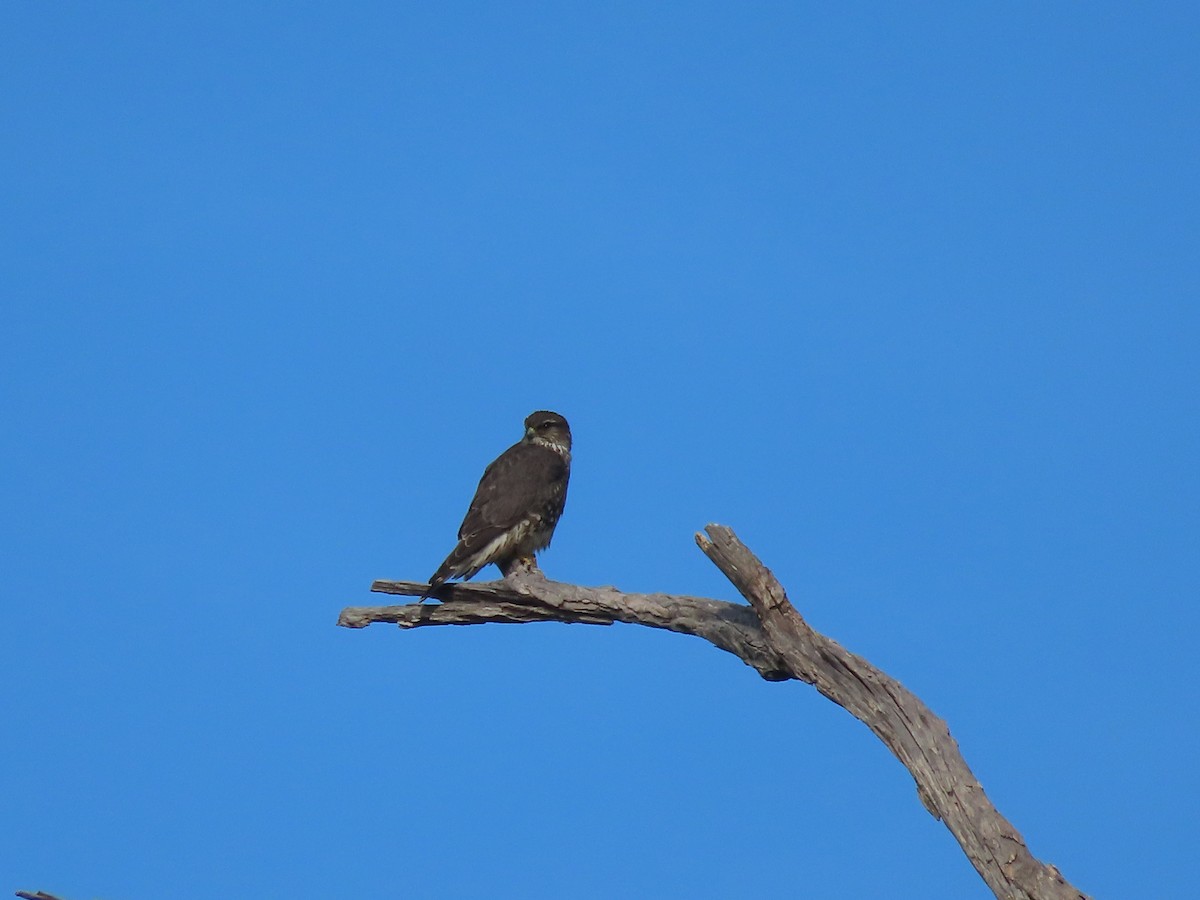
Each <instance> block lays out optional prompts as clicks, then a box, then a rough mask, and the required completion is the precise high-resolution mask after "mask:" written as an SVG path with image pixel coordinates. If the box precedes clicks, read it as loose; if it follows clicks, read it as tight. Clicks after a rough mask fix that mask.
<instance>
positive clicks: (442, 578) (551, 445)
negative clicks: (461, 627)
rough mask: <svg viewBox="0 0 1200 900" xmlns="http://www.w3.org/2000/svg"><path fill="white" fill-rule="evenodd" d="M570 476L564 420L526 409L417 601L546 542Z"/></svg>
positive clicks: (568, 433) (503, 569) (503, 565)
mask: <svg viewBox="0 0 1200 900" xmlns="http://www.w3.org/2000/svg"><path fill="white" fill-rule="evenodd" d="M570 477H571V428H570V426H568V425H567V420H566V419H564V418H563V417H562V416H560V415H559V414H558V413H555V412H548V411H547V410H538V411H537V412H535V413H530V414H529V416H528V418H526V419H525V436H524V437H523V438H521V440H520V441H519V442H517V443H516V444H513V445H512V446H511V447H509V448H508V449H507V450H505V451H504V452H503V453H501V454H500V455H499V456H498V457H497V458H496V459H495V460H494V461H493V462H492V464H491V465H489V466H488V467H487V468H486V469H484V470H483V477H482V478H481V479H479V487H478V488H476V490H475V499H473V500H472V501H471V506H470V508H469V509H468V510H467V515H466V518H464V519H463V523H462V527H460V528H459V529H458V546H456V547H455V548H454V549H453V550H451V551H450V555H449V556H447V557H446V561H445V562H444V563H442V564H441V565H440V566H438V570H437V571H436V572H434V573H433V577H432V578H430V579H429V590H427V591H426V592H425V593H424V594H423V595H422V596H421V599H422V600H424V599H425V598H426V597H428V596H429V595H430V594H432V593H433V592H434V591H436V590H437V589H438V588H439V587H441V585H442V584H444V583H445V582H446V580H447V579H449V578H460V577H461V578H463V579H467V578H470V577H472V576H473V575H474V574H475V573H476V572H478V571H479V570H480V569H482V568H483V567H484V566H486V565H487V564H488V563H496V565H498V566H499V567H500V571H501V572H507V571H508V566H509V565H510V564H511V563H513V562H515V561H516V560H518V559H520V558H521V557H528V556H533V555H534V554H535V553H537V551H539V550H541V549H542V548H544V547H548V546H550V538H551V537H552V536H553V535H554V526H555V525H557V524H558V518H559V516H561V515H562V511H563V506H564V505H565V504H566V502H567V480H568V479H569V478H570Z"/></svg>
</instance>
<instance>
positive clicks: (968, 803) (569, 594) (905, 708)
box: [338, 525, 1088, 900]
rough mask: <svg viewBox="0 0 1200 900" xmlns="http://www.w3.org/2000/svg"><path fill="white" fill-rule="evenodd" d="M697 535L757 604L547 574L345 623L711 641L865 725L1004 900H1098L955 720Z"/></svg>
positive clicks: (756, 567)
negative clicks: (506, 627)
mask: <svg viewBox="0 0 1200 900" xmlns="http://www.w3.org/2000/svg"><path fill="white" fill-rule="evenodd" d="M705 531H706V533H707V534H706V535H700V534H698V535H696V542H697V543H698V544H699V545H700V549H701V550H702V551H703V552H704V554H705V555H706V556H707V557H708V558H709V559H710V560H712V562H713V563H714V564H715V565H716V566H717V568H719V569H720V570H721V572H722V573H724V575H725V577H726V578H728V579H729V580H730V582H732V584H733V585H734V587H736V588H737V589H738V591H739V592H740V593H741V594H742V596H744V597H745V598H746V599H747V600H748V601H749V602H750V606H748V607H747V606H743V605H741V604H736V603H727V602H724V601H721V600H709V599H707V598H704V597H684V596H677V595H672V594H625V593H621V592H620V591H618V590H617V589H616V588H612V587H598V588H588V587H580V586H577V585H572V584H563V583H561V582H554V581H548V580H546V579H545V578H544V577H543V576H542V575H541V573H540V572H538V571H537V570H536V569H533V570H530V569H521V570H514V571H510V572H509V573H507V574H506V576H505V579H504V580H503V581H494V582H487V583H479V584H447V585H445V586H443V587H442V588H440V589H439V590H438V591H437V592H436V594H434V596H435V597H437V599H439V600H441V601H442V603H441V604H440V605H436V606H435V605H424V604H406V605H402V606H380V607H347V608H346V609H344V610H342V614H341V616H340V617H339V618H338V624H339V625H342V626H345V627H347V628H364V627H366V626H367V625H370V624H371V623H373V622H392V623H395V624H397V625H399V626H400V627H401V628H419V627H422V626H426V625H477V624H482V623H486V622H504V623H525V622H567V623H580V624H588V625H611V624H612V623H614V622H626V623H629V624H633V625H646V626H648V627H650V628H663V629H666V630H667V631H677V632H680V633H681V634H692V635H696V636H697V637H702V638H704V639H705V640H707V641H709V642H710V643H712V644H713V645H715V646H716V647H719V648H720V649H722V650H726V651H728V652H729V653H732V654H734V655H735V656H737V657H738V658H740V659H741V660H742V661H743V662H745V663H746V664H747V665H749V666H752V667H753V668H754V669H755V670H756V671H757V672H758V673H759V674H760V675H762V677H763V678H765V679H767V680H768V681H785V680H789V679H796V680H798V681H803V682H806V683H807V684H811V685H813V687H815V688H816V689H817V690H818V691H820V692H821V693H822V694H823V695H824V696H826V697H828V698H829V699H830V700H832V701H833V702H834V703H836V704H838V705H839V706H841V707H843V708H844V709H845V710H847V711H848V712H849V713H850V714H851V715H853V716H854V717H855V718H857V719H858V720H859V721H861V722H863V723H864V724H865V725H866V726H867V727H868V728H870V729H871V731H872V732H874V734H875V736H876V737H878V738H879V739H880V740H881V741H883V743H884V744H885V745H886V746H887V748H888V749H889V750H891V751H892V753H893V754H895V756H896V758H897V759H899V760H900V762H901V763H902V764H903V765H904V767H905V768H906V769H908V771H909V773H910V774H911V775H912V777H913V779H914V780H915V781H916V785H917V793H918V796H919V797H920V798H921V802H922V803H923V804H924V806H925V808H926V809H927V810H928V811H929V812H930V814H932V815H933V816H934V817H935V818H937V819H939V820H940V821H942V822H943V823H945V825H946V827H947V828H948V829H949V830H950V833H951V834H953V835H954V838H955V840H957V841H958V843H959V845H960V846H961V847H962V849H963V852H964V853H966V855H967V858H968V859H970V861H971V864H972V865H973V866H975V869H976V871H978V872H979V875H980V877H982V878H983V880H984V881H985V882H986V883H987V885H988V887H990V888H991V889H992V892H993V893H994V894H995V895H996V896H997V897H998V898H1001V900H1088V897H1087V895H1085V894H1084V893H1083V892H1082V891H1079V890H1078V889H1077V888H1075V887H1073V886H1072V885H1070V884H1069V883H1068V882H1067V881H1066V880H1065V879H1064V878H1063V876H1062V874H1061V873H1060V872H1059V871H1058V869H1057V868H1055V867H1054V866H1052V865H1047V864H1046V863H1042V862H1040V861H1039V860H1037V859H1036V858H1034V856H1033V855H1032V854H1031V853H1030V852H1029V850H1028V848H1027V847H1026V846H1025V841H1024V840H1023V839H1022V838H1021V835H1020V834H1019V833H1018V832H1017V830H1016V829H1015V828H1014V827H1013V826H1012V825H1011V824H1010V823H1009V822H1008V820H1007V819H1005V818H1004V817H1003V816H1002V815H1001V814H1000V813H999V811H998V810H997V809H996V808H995V806H993V805H992V803H991V801H990V800H988V798H987V795H986V794H985V793H984V791H983V787H982V785H980V783H979V781H978V780H977V779H976V778H975V776H974V774H973V773H972V772H971V770H970V768H969V767H968V766H967V763H966V760H964V759H963V757H962V754H961V753H960V752H959V749H958V744H957V743H956V742H955V741H954V738H952V737H951V736H950V730H949V728H947V726H946V723H945V722H944V721H942V720H941V719H940V718H938V717H937V716H936V715H934V713H933V712H932V711H931V710H930V709H929V708H928V707H927V706H926V705H925V704H924V703H922V702H921V701H920V699H918V698H917V697H916V695H914V694H913V693H912V692H911V691H909V690H908V689H907V688H905V687H904V686H903V685H902V684H900V682H898V681H896V680H895V679H894V678H892V677H890V676H888V675H887V674H885V673H884V672H882V671H880V670H879V669H877V668H876V667H875V666H873V665H871V664H870V663H869V662H867V661H866V660H865V659H863V658H861V657H859V656H856V655H855V654H853V653H851V652H849V651H848V650H846V649H845V648H843V647H842V646H841V645H840V644H838V643H837V642H835V641H833V640H831V639H830V638H827V637H825V636H824V635H822V634H819V633H818V632H816V631H814V630H813V629H812V628H811V627H810V626H809V625H808V623H807V622H805V621H804V618H803V617H802V616H801V615H800V613H799V612H797V611H796V608H795V607H794V606H792V604H791V602H790V601H789V600H788V598H787V594H786V593H785V592H784V589H783V586H782V585H781V584H780V583H779V581H778V580H777V579H776V578H775V576H774V575H772V574H771V571H770V570H769V569H768V568H767V567H766V566H764V565H763V564H762V562H760V561H759V559H758V558H757V557H756V556H755V555H754V554H753V553H752V552H750V550H749V549H748V548H747V547H746V546H745V545H744V544H743V543H742V542H741V541H739V540H738V539H737V536H736V535H735V534H734V533H733V531H732V530H731V529H729V528H726V527H724V526H721V525H709V526H708V527H707V528H706V529H705ZM426 587H427V585H426V584H424V583H423V582H408V581H376V582H375V583H374V584H373V585H372V586H371V590H373V591H377V592H380V593H388V594H400V595H406V596H414V597H416V596H420V595H421V594H422V593H424V591H425V589H426Z"/></svg>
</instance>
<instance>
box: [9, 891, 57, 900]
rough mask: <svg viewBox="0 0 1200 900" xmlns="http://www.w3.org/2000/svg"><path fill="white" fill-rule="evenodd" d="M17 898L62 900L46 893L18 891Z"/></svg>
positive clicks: (23, 899) (24, 899)
mask: <svg viewBox="0 0 1200 900" xmlns="http://www.w3.org/2000/svg"><path fill="white" fill-rule="evenodd" d="M17 896H18V897H21V898H22V900H60V898H58V897H55V896H54V895H53V894H47V893H46V892H45V891H17Z"/></svg>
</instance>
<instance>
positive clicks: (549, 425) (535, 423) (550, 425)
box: [525, 409, 571, 453]
mask: <svg viewBox="0 0 1200 900" xmlns="http://www.w3.org/2000/svg"><path fill="white" fill-rule="evenodd" d="M525 441H526V443H529V444H541V445H542V446H543V447H549V448H550V449H551V450H554V451H555V452H557V453H568V452H570V450H571V426H570V425H568V424H567V420H566V419H564V418H563V417H562V416H560V415H559V414H558V413H556V412H549V411H548V410H544V409H539V410H538V411H537V412H535V413H530V414H529V415H528V416H527V417H526V419H525Z"/></svg>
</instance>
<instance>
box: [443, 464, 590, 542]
mask: <svg viewBox="0 0 1200 900" xmlns="http://www.w3.org/2000/svg"><path fill="white" fill-rule="evenodd" d="M566 478H567V464H566V461H565V460H563V458H562V457H561V456H559V455H558V454H557V453H555V452H554V451H553V450H549V449H547V448H546V447H539V446H537V445H536V444H524V443H521V444H513V446H511V447H509V448H508V449H507V450H505V451H504V452H503V453H501V454H500V456H498V457H497V458H496V459H495V460H493V461H492V463H491V465H489V466H488V467H487V468H486V469H484V471H483V477H482V478H481V479H479V487H478V488H476V490H475V499H473V500H472V501H471V507H470V509H468V510H467V515H466V518H464V519H463V523H462V527H461V528H459V529H458V536H459V537H460V538H462V539H464V540H465V539H466V538H468V537H470V536H471V535H477V534H482V533H497V532H499V531H502V530H504V529H508V528H512V527H513V526H514V525H517V524H518V523H519V522H520V521H521V520H522V519H524V518H525V517H526V516H528V515H529V513H530V512H533V511H536V510H539V509H541V508H542V505H543V504H544V502H545V500H546V498H547V497H548V496H549V495H550V494H551V493H552V492H553V491H554V490H555V488H556V487H558V486H559V484H560V482H564V481H565V480H566Z"/></svg>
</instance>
